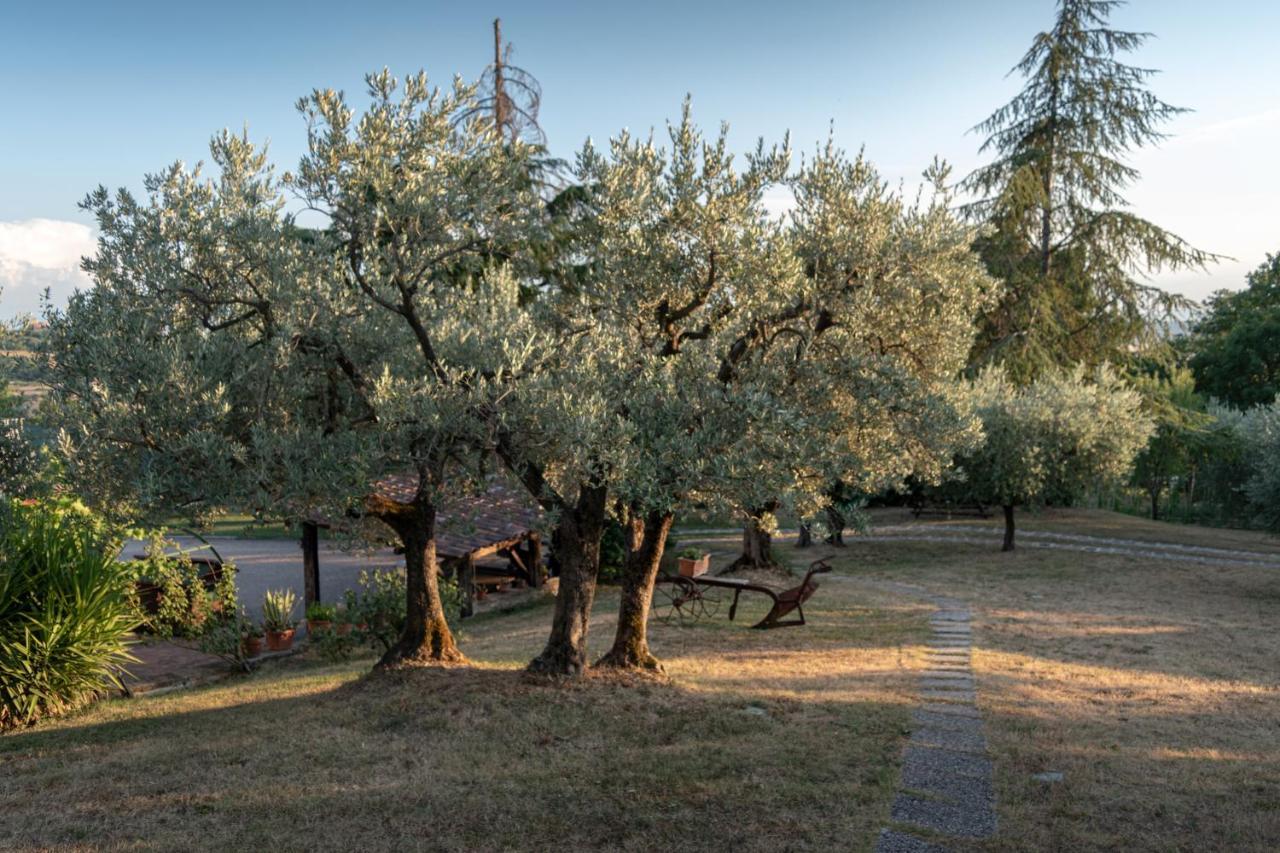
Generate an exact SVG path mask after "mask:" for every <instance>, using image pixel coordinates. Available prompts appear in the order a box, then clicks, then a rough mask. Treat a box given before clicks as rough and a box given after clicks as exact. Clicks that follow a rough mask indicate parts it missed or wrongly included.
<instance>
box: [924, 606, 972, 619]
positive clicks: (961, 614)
mask: <svg viewBox="0 0 1280 853" xmlns="http://www.w3.org/2000/svg"><path fill="white" fill-rule="evenodd" d="M972 617H973V614H972V613H970V612H969V611H968V610H963V609H956V610H935V611H933V613H932V614H930V616H929V621H930V622H968V621H969V620H970V619H971V618H972Z"/></svg>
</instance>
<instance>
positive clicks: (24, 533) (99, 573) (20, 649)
mask: <svg viewBox="0 0 1280 853" xmlns="http://www.w3.org/2000/svg"><path fill="white" fill-rule="evenodd" d="M118 545H119V542H118V541H116V540H115V539H113V538H112V537H111V536H110V535H109V534H108V533H107V532H106V530H105V528H104V527H103V526H102V524H101V523H100V522H99V521H97V520H96V519H95V518H94V517H93V516H92V515H90V514H89V513H88V512H87V511H85V510H83V509H82V508H79V507H76V506H74V505H65V504H62V505H52V504H35V505H24V504H20V503H17V502H14V503H12V504H8V505H5V506H0V728H8V727H12V726H18V725H25V724H29V723H33V722H35V721H36V720H37V719H39V718H41V717H44V716H48V715H51V714H57V713H61V712H64V711H67V710H70V709H72V708H74V707H76V706H77V705H80V704H82V703H83V702H85V701H87V700H88V699H90V698H92V697H93V696H94V695H96V694H97V693H99V692H101V691H102V690H103V689H105V688H107V687H109V686H111V685H113V684H114V685H116V686H119V685H120V677H121V674H122V672H123V667H124V665H125V664H127V663H129V662H131V661H135V660H136V658H134V657H133V656H132V655H130V654H129V651H128V644H129V640H128V635H129V631H130V630H131V629H132V628H134V627H135V626H136V625H137V624H138V610H137V606H136V602H135V599H134V595H133V581H132V576H131V574H130V573H129V571H128V570H127V569H126V568H125V567H124V566H122V565H120V564H119V563H117V562H116V559H115V554H116V552H117V551H118Z"/></svg>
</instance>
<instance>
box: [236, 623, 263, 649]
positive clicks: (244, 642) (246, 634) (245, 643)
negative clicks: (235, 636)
mask: <svg viewBox="0 0 1280 853" xmlns="http://www.w3.org/2000/svg"><path fill="white" fill-rule="evenodd" d="M240 647H241V648H242V649H243V650H244V656H245V657H247V658H256V657H257V656H258V655H260V654H262V629H261V628H259V627H258V624H257V623H256V622H254V621H253V620H252V619H249V618H247V617H241V621H240Z"/></svg>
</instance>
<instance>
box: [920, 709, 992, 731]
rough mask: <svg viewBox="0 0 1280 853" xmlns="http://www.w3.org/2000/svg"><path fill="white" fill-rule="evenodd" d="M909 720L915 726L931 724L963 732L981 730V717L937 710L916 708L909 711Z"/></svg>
mask: <svg viewBox="0 0 1280 853" xmlns="http://www.w3.org/2000/svg"><path fill="white" fill-rule="evenodd" d="M911 722H912V724H913V725H916V726H921V727H924V726H932V727H934V728H940V729H957V730H959V731H965V732H980V731H982V718H981V717H969V716H965V715H962V714H944V713H940V712H938V711H926V710H925V709H924V708H916V709H915V710H914V711H912V712H911Z"/></svg>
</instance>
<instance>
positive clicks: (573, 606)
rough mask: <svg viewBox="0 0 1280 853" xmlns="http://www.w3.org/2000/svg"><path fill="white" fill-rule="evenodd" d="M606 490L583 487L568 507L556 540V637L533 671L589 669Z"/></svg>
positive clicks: (553, 622) (531, 664)
mask: <svg viewBox="0 0 1280 853" xmlns="http://www.w3.org/2000/svg"><path fill="white" fill-rule="evenodd" d="M607 496H608V489H607V488H605V487H604V486H588V485H583V486H581V487H580V488H579V490H578V499H577V501H575V502H574V504H573V506H571V507H565V508H564V509H563V510H562V511H561V513H560V521H559V523H557V524H556V529H555V531H554V533H553V534H552V537H551V548H552V550H553V552H554V553H555V556H556V561H557V563H558V564H559V566H560V590H559V592H557V593H556V609H555V614H554V615H553V616H552V618H551V636H550V637H548V638H547V645H546V648H544V649H543V650H542V654H540V655H538V656H537V657H536V658H534V659H533V660H532V661H530V662H529V666H528V670H529V672H534V673H539V674H542V675H581V674H582V672H583V671H584V670H585V669H586V668H587V628H588V625H589V623H590V620H591V604H592V602H594V601H595V597H596V575H597V574H598V573H599V571H600V537H601V535H602V534H603V533H604V516H605V499H606V498H607Z"/></svg>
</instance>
